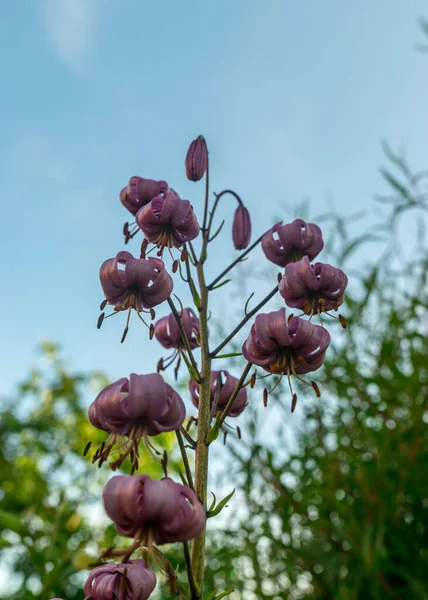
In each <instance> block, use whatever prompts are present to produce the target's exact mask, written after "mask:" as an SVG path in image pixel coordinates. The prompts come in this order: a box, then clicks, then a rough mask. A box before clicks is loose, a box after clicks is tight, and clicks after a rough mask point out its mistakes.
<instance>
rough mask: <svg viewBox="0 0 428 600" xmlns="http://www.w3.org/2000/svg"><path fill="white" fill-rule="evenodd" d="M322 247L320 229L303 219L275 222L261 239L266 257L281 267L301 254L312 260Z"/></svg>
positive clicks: (298, 257) (297, 258)
mask: <svg viewBox="0 0 428 600" xmlns="http://www.w3.org/2000/svg"><path fill="white" fill-rule="evenodd" d="M323 247H324V242H323V239H322V233H321V229H320V228H319V227H318V225H315V224H314V223H306V222H305V221H303V219H296V220H295V221H293V222H292V223H289V224H287V225H282V223H277V224H276V225H274V226H273V227H272V228H271V229H270V230H269V231H268V232H267V233H265V235H264V236H263V239H262V249H263V252H264V253H265V255H266V258H268V259H269V260H270V261H272V262H273V263H275V264H276V265H280V266H281V267H285V265H287V264H288V263H290V262H295V261H298V260H300V259H301V258H302V256H308V257H309V259H310V260H313V259H314V258H315V257H316V256H317V255H318V254H319V253H320V252H321V250H322V249H323Z"/></svg>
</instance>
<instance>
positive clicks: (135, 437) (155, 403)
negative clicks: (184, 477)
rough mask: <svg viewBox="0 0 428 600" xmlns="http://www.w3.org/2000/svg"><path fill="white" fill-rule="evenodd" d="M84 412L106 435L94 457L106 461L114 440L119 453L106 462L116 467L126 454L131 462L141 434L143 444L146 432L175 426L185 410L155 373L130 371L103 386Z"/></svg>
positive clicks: (169, 428)
mask: <svg viewBox="0 0 428 600" xmlns="http://www.w3.org/2000/svg"><path fill="white" fill-rule="evenodd" d="M88 415H89V420H90V422H91V423H92V425H93V426H94V427H96V428H97V429H101V430H103V431H107V432H108V433H109V434H110V437H109V438H108V440H107V441H106V442H105V443H104V444H103V447H102V451H100V450H98V451H97V453H96V454H95V456H94V460H101V461H104V460H106V459H107V458H108V455H109V453H110V451H111V449H112V448H113V446H114V445H115V444H116V443H117V442H118V443H119V444H120V448H121V452H122V453H121V455H120V456H119V458H118V459H117V460H116V461H115V462H114V463H112V465H110V466H111V467H113V468H117V467H118V466H120V464H121V463H122V462H123V460H124V459H125V458H126V456H128V455H129V454H131V460H132V463H133V465H134V464H135V461H136V459H137V457H138V443H139V442H140V440H141V438H142V437H143V438H144V440H145V441H146V445H147V444H148V440H147V436H148V435H150V436H155V435H158V434H159V433H162V432H165V431H175V430H176V429H179V428H180V427H181V425H182V424H183V421H184V418H185V416H186V409H185V406H184V402H183V400H182V399H181V397H180V396H179V395H178V394H177V392H176V391H175V390H174V389H173V388H172V387H171V386H170V385H169V384H168V383H165V381H164V380H163V379H162V377H161V375H159V374H158V373H151V374H150V375H136V374H135V373H131V375H130V377H129V379H127V378H126V377H122V379H119V380H118V381H115V382H114V383H111V384H110V385H108V386H107V387H105V388H104V389H103V390H102V391H101V392H100V393H99V394H98V396H97V397H96V399H95V400H94V402H93V403H92V404H91V406H90V407H89V409H88ZM122 436H126V437H127V438H128V440H129V442H128V444H123V441H122ZM149 450H150V445H149ZM132 451H134V452H133V453H132ZM137 464H138V463H137Z"/></svg>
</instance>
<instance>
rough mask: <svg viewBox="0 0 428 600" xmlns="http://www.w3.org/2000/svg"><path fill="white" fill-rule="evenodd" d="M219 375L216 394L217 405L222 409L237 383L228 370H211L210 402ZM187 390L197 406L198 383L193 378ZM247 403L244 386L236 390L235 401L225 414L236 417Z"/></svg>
mask: <svg viewBox="0 0 428 600" xmlns="http://www.w3.org/2000/svg"><path fill="white" fill-rule="evenodd" d="M218 377H220V382H221V383H220V393H219V396H218V401H217V407H218V408H219V409H220V410H222V409H223V408H225V407H226V404H227V403H228V402H229V399H230V397H231V395H232V394H233V392H234V391H235V388H236V385H237V383H238V379H237V378H236V377H233V375H231V374H230V373H229V371H224V370H223V371H211V388H210V397H211V404H212V403H213V400H214V397H215V394H216V390H217V380H218ZM189 390H190V395H191V399H192V402H193V404H194V405H195V406H196V407H198V406H199V384H198V383H196V381H194V380H193V379H191V380H190V382H189ZM246 404H247V390H246V389H245V388H241V389H240V390H239V392H238V395H237V396H236V398H235V401H234V403H233V405H232V408H231V409H230V410H229V412H228V413H227V415H228V416H229V417H237V416H238V415H240V414H241V413H242V411H243V410H244V408H245V406H246Z"/></svg>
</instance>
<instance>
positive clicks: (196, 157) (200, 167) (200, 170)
mask: <svg viewBox="0 0 428 600" xmlns="http://www.w3.org/2000/svg"><path fill="white" fill-rule="evenodd" d="M185 166H186V175H187V179H190V181H199V180H200V179H202V177H203V176H204V175H205V171H206V170H207V166H208V150H207V144H206V142H205V138H204V136H202V135H199V136H198V137H197V138H196V140H193V142H192V143H191V144H190V146H189V149H188V151H187V155H186V161H185Z"/></svg>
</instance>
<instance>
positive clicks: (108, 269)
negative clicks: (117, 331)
mask: <svg viewBox="0 0 428 600" xmlns="http://www.w3.org/2000/svg"><path fill="white" fill-rule="evenodd" d="M100 282H101V287H102V288H103V292H104V296H105V298H106V299H105V301H104V302H103V303H102V305H101V310H103V309H104V308H105V305H106V304H112V305H113V306H114V310H115V312H114V313H112V314H111V315H108V316H112V315H114V314H115V313H117V312H120V311H122V310H128V319H127V323H126V327H125V331H124V334H123V337H122V342H123V341H124V339H125V337H126V333H127V331H128V324H129V319H130V316H131V309H133V308H134V309H135V310H136V312H137V314H138V316H139V317H140V318H141V319H142V317H141V315H140V313H141V312H145V310H144V309H149V311H150V314H151V316H152V318H154V311H153V307H154V306H157V305H158V304H161V303H162V302H164V301H165V300H166V299H167V298H169V297H170V295H171V292H172V288H173V282H172V278H171V276H170V275H169V274H168V273H167V271H166V269H165V265H164V263H163V262H162V261H161V260H160V259H159V258H134V257H133V256H132V254H130V253H129V252H126V251H122V252H119V253H118V254H117V255H116V257H115V258H109V259H108V260H106V261H105V262H104V263H103V264H102V265H101V268H100ZM103 319H104V313H101V316H100V318H99V319H98V328H99V327H101V324H102V322H103ZM142 320H143V322H144V323H145V321H144V319H142ZM145 324H146V323H145ZM146 325H147V324H146ZM152 327H153V326H152Z"/></svg>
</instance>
